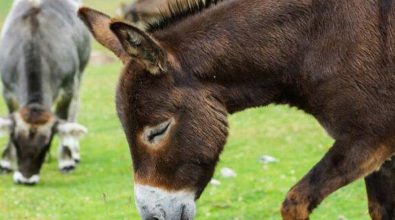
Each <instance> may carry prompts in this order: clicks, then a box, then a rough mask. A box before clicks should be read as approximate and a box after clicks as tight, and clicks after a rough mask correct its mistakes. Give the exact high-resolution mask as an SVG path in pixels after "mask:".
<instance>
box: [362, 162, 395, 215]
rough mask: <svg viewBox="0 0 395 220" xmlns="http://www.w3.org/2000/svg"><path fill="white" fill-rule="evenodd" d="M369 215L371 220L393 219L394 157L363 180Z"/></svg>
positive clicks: (394, 206) (394, 201) (394, 198)
mask: <svg viewBox="0 0 395 220" xmlns="http://www.w3.org/2000/svg"><path fill="white" fill-rule="evenodd" d="M365 183H366V190H367V193H368V199H369V213H370V216H371V217H372V219H373V220H394V219H395V156H394V157H392V160H389V161H386V162H385V163H384V164H383V166H381V168H380V170H378V171H377V172H374V173H372V174H371V175H369V176H368V177H366V178H365Z"/></svg>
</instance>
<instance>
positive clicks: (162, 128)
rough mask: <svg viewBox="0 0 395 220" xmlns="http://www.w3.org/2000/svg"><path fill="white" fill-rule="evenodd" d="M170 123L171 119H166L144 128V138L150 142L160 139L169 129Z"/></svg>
mask: <svg viewBox="0 0 395 220" xmlns="http://www.w3.org/2000/svg"><path fill="white" fill-rule="evenodd" d="M170 125H171V121H166V122H163V123H161V124H159V125H157V126H155V127H152V128H148V129H146V131H145V132H144V133H145V136H146V138H145V139H146V140H147V141H148V142H149V143H152V144H154V143H156V142H158V141H160V140H161V139H162V138H163V136H164V135H165V134H166V132H167V130H169V128H170Z"/></svg>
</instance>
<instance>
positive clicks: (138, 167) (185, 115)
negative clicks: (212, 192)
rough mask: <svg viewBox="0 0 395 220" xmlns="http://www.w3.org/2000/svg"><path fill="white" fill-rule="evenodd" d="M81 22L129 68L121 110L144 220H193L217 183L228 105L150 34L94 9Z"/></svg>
mask: <svg viewBox="0 0 395 220" xmlns="http://www.w3.org/2000/svg"><path fill="white" fill-rule="evenodd" d="M79 14H80V17H81V19H82V20H83V21H84V22H85V23H86V24H87V26H88V27H89V28H90V30H91V32H92V33H93V35H94V36H95V38H96V39H97V40H98V41H99V42H100V43H102V44H103V45H104V46H106V47H107V48H109V49H110V50H111V51H113V52H114V53H115V54H116V55H117V56H118V57H120V59H121V60H122V61H123V62H124V63H125V68H124V71H123V73H122V75H121V77H120V82H119V85H118V91H117V110H118V114H119V117H120V120H121V122H122V124H123V127H124V130H125V133H126V136H127V138H128V141H129V146H130V150H131V154H132V159H133V165H134V166H133V167H134V181H135V184H134V185H135V197H136V202H137V206H138V209H139V213H140V215H141V216H142V218H143V219H193V217H194V215H195V203H194V200H196V199H198V198H199V196H200V194H201V193H202V191H203V190H204V188H205V187H206V185H207V183H208V182H209V181H210V179H211V178H212V175H213V172H214V169H215V165H216V163H217V161H218V158H219V154H220V152H221V150H222V148H223V145H224V144H225V141H226V137H227V120H226V115H227V112H226V109H225V107H224V105H223V104H222V103H221V101H220V100H219V99H218V98H217V97H215V95H214V91H213V88H210V86H209V85H205V84H203V83H200V82H199V81H197V80H194V79H193V77H192V76H191V75H190V74H188V72H187V71H188V70H185V69H183V68H182V67H181V66H180V65H178V64H177V63H178V61H177V59H176V57H175V56H174V55H173V54H172V53H171V52H170V51H171V48H167V47H165V46H164V44H163V42H160V41H159V40H158V39H155V38H154V37H152V36H151V35H150V34H149V33H146V32H144V31H142V30H140V29H138V28H136V27H134V26H131V25H129V24H126V23H123V22H119V21H115V20H111V19H110V18H109V17H108V16H106V15H104V14H102V13H100V12H97V11H94V10H92V9H88V8H82V9H80V11H79ZM165 216H166V217H165Z"/></svg>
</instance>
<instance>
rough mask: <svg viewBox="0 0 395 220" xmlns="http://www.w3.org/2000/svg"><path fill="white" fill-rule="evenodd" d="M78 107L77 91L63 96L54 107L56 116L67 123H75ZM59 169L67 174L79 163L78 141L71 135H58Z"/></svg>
mask: <svg viewBox="0 0 395 220" xmlns="http://www.w3.org/2000/svg"><path fill="white" fill-rule="evenodd" d="M78 107H79V96H78V89H76V90H75V91H73V92H71V93H68V94H64V96H63V97H62V99H61V100H60V101H59V102H58V105H57V106H56V114H57V116H58V117H59V118H61V119H63V120H65V121H67V122H75V121H76V118H77V112H78ZM58 158H59V169H60V170H61V171H62V172H69V171H72V170H74V169H75V167H76V165H77V163H79V162H80V160H81V157H80V149H79V140H78V139H77V138H73V136H72V135H71V134H63V135H60V146H59V150H58Z"/></svg>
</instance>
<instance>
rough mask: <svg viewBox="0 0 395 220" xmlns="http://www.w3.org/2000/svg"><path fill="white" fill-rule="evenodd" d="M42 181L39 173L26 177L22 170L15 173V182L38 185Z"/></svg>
mask: <svg viewBox="0 0 395 220" xmlns="http://www.w3.org/2000/svg"><path fill="white" fill-rule="evenodd" d="M38 181H40V176H39V175H38V174H36V175H32V176H31V177H25V176H24V175H23V174H22V173H21V172H19V171H16V172H15V173H14V183H16V184H22V185H27V186H33V185H36V184H37V183H38Z"/></svg>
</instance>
